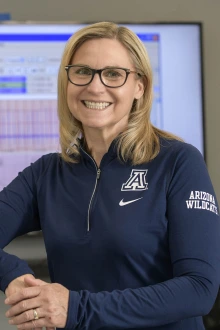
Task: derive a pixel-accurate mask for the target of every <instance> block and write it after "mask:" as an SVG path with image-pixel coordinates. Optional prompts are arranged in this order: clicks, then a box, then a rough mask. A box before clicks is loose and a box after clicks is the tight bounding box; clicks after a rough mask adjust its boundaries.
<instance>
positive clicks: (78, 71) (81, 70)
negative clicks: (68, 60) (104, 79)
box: [72, 67, 92, 76]
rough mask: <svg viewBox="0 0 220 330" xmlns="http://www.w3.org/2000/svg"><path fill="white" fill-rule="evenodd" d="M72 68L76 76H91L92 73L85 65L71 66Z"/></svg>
mask: <svg viewBox="0 0 220 330" xmlns="http://www.w3.org/2000/svg"><path fill="white" fill-rule="evenodd" d="M72 69H73V72H74V74H75V75H78V76H91V74H92V71H91V69H90V68H87V67H73V68H72Z"/></svg>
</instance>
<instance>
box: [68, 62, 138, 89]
mask: <svg viewBox="0 0 220 330" xmlns="http://www.w3.org/2000/svg"><path fill="white" fill-rule="evenodd" d="M73 67H80V68H88V69H89V70H91V72H92V75H91V79H90V81H89V82H88V83H86V84H75V83H73V82H72V81H71V79H70V77H69V69H70V68H73ZM107 69H120V70H124V71H125V73H126V77H125V81H124V82H123V84H121V85H119V86H109V85H106V84H105V83H104V81H103V80H102V71H104V70H107ZM65 70H66V72H67V77H68V80H69V82H71V84H73V85H75V86H87V85H89V84H90V83H91V82H92V81H93V78H94V76H95V74H96V73H98V75H99V78H100V81H101V83H102V84H103V85H104V86H106V87H109V88H118V87H121V86H123V85H124V84H125V83H126V81H127V79H128V76H129V74H130V73H136V74H137V75H138V76H139V77H141V76H142V75H141V74H140V73H139V72H136V71H132V70H130V69H127V68H119V67H109V68H104V69H98V70H96V69H92V68H90V67H89V66H86V65H73V64H71V65H66V66H65Z"/></svg>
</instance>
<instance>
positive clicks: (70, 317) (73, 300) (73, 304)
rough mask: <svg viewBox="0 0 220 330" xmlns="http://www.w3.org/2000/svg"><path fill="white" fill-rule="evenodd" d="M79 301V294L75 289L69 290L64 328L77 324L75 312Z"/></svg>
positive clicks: (73, 326)
mask: <svg viewBox="0 0 220 330" xmlns="http://www.w3.org/2000/svg"><path fill="white" fill-rule="evenodd" d="M79 303H80V295H79V293H78V292H76V291H70V294H69V305H68V314H67V321H66V326H65V329H74V328H75V327H76V326H77V323H78V322H77V313H78V308H79Z"/></svg>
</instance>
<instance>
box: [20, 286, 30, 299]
mask: <svg viewBox="0 0 220 330" xmlns="http://www.w3.org/2000/svg"><path fill="white" fill-rule="evenodd" d="M27 294H28V291H27V289H26V288H25V289H22V290H21V295H22V296H23V297H24V298H25V297H27Z"/></svg>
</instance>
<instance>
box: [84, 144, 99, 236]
mask: <svg viewBox="0 0 220 330" xmlns="http://www.w3.org/2000/svg"><path fill="white" fill-rule="evenodd" d="M80 148H81V147H80ZM81 150H82V151H83V152H84V153H85V154H86V155H87V156H88V157H89V158H90V159H91V160H92V161H93V164H94V165H95V168H96V181H95V187H94V189H93V192H92V197H91V198H90V201H89V207H88V212H87V232H89V231H90V210H91V205H92V201H93V198H94V195H95V192H96V188H97V184H98V180H99V178H100V175H101V170H100V168H98V167H97V164H96V162H95V161H94V159H93V158H92V157H91V156H90V155H89V154H88V153H87V152H86V151H85V150H83V149H82V148H81Z"/></svg>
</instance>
